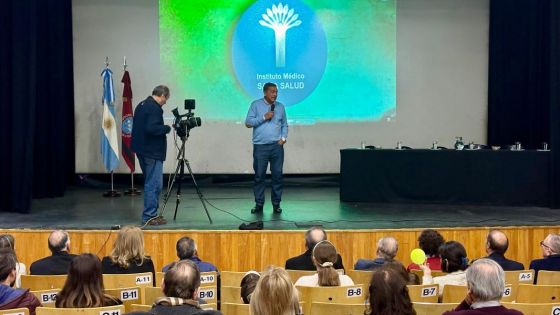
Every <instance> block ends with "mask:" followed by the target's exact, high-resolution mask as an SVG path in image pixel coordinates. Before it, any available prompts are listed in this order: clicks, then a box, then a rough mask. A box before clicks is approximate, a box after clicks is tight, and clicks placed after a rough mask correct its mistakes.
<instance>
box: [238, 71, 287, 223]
mask: <svg viewBox="0 0 560 315" xmlns="http://www.w3.org/2000/svg"><path fill="white" fill-rule="evenodd" d="M263 92H264V97H263V98H261V99H258V100H256V101H254V102H253V103H251V107H250V108H249V112H248V113H247V118H246V119H245V126H247V128H253V169H254V170H255V185H254V193H255V207H254V208H253V209H251V213H260V212H262V211H263V205H264V189H265V178H266V169H267V168H268V163H270V173H271V174H272V198H271V199H272V207H273V209H274V213H282V208H280V201H282V167H283V165H284V144H285V143H286V139H287V138H288V119H287V117H286V109H285V108H284V105H283V104H282V103H280V102H278V101H276V98H277V97H278V87H277V86H276V84H274V83H270V82H269V83H266V84H265V85H264V87H263Z"/></svg>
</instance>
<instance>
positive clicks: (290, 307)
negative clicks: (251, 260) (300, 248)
mask: <svg viewBox="0 0 560 315" xmlns="http://www.w3.org/2000/svg"><path fill="white" fill-rule="evenodd" d="M250 309H251V314H252V315H296V314H300V311H299V302H298V291H297V290H296V288H295V287H294V285H293V284H292V281H291V280H290V276H289V275H288V273H287V272H286V270H284V269H282V268H279V267H273V268H270V269H269V270H267V271H265V272H264V273H263V274H262V276H261V278H260V279H259V282H257V287H256V288H255V291H254V292H253V295H252V297H251V303H250Z"/></svg>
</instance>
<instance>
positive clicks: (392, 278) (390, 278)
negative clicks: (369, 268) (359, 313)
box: [365, 265, 416, 315]
mask: <svg viewBox="0 0 560 315" xmlns="http://www.w3.org/2000/svg"><path fill="white" fill-rule="evenodd" d="M403 269H404V266H403ZM368 301H369V305H368V306H367V309H366V311H365V314H366V315H374V314H375V315H378V314H380V315H383V314H387V315H389V314H391V315H416V311H414V308H413V307H412V301H411V300H410V296H409V295H408V288H407V287H406V281H405V279H404V277H403V276H402V274H400V273H399V272H398V271H396V270H395V268H392V267H391V266H387V265H385V266H382V267H381V268H379V269H376V270H375V271H374V272H373V274H372V275H371V282H370V285H369V294H368Z"/></svg>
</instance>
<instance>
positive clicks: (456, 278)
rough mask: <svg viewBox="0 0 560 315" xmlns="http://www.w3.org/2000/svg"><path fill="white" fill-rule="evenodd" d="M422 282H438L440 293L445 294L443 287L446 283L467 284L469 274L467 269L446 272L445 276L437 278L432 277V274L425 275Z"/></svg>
mask: <svg viewBox="0 0 560 315" xmlns="http://www.w3.org/2000/svg"><path fill="white" fill-rule="evenodd" d="M422 284H437V285H438V286H439V295H440V296H441V295H442V294H443V288H444V287H445V285H446V284H452V285H467V274H466V273H465V271H461V270H459V271H455V272H452V273H449V274H446V275H445V276H440V277H435V278H434V277H432V275H429V276H423V277H422Z"/></svg>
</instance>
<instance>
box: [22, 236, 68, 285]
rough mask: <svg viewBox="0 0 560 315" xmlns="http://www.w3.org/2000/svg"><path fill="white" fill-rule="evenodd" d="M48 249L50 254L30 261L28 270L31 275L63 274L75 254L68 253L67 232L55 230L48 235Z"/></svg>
mask: <svg viewBox="0 0 560 315" xmlns="http://www.w3.org/2000/svg"><path fill="white" fill-rule="evenodd" d="M49 249H50V250H51V253H52V255H51V256H48V257H45V258H42V259H39V260H37V261H36V262H34V263H32V264H31V266H30V267H29V272H30V273H31V274H32V275H65V274H67V273H68V266H70V263H71V262H72V259H74V257H76V255H73V254H70V253H69V252H70V236H69V235H68V232H66V231H63V230H56V231H53V232H52V233H51V235H49Z"/></svg>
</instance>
